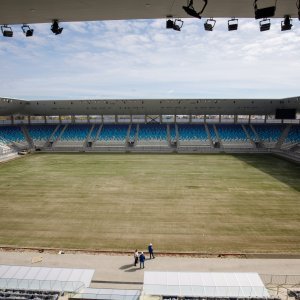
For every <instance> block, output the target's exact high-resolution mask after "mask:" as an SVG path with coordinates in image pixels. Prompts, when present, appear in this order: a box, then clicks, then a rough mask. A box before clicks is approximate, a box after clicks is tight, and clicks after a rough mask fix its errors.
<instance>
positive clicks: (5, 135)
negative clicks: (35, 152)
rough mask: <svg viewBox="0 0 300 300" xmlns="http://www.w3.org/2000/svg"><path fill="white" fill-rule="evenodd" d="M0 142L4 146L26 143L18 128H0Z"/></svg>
mask: <svg viewBox="0 0 300 300" xmlns="http://www.w3.org/2000/svg"><path fill="white" fill-rule="evenodd" d="M0 141H1V143H2V144H5V145H9V144H12V143H16V142H17V143H21V144H26V143H27V142H26V139H25V137H24V134H23V132H22V130H21V127H20V126H0Z"/></svg>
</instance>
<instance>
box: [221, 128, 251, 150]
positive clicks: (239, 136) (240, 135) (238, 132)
mask: <svg viewBox="0 0 300 300" xmlns="http://www.w3.org/2000/svg"><path fill="white" fill-rule="evenodd" d="M216 127H217V130H218V133H219V137H220V139H221V142H222V145H223V146H224V147H232V146H234V147H241V148H245V147H246V148H252V144H251V142H250V141H249V140H248V138H247V135H246V133H245V131H244V129H243V127H242V126H241V125H240V124H228V125H223V124H217V125H216Z"/></svg>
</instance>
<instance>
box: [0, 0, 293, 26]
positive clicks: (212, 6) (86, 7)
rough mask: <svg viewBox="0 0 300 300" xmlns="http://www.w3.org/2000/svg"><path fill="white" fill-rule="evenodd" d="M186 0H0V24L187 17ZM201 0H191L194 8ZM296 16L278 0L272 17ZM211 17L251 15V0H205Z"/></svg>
mask: <svg viewBox="0 0 300 300" xmlns="http://www.w3.org/2000/svg"><path fill="white" fill-rule="evenodd" d="M274 3H275V0H258V8H263V7H267V6H272V5H274ZM186 4H187V0H51V1H49V0H26V1H20V0H7V1H1V2H0V24H23V23H25V24H34V23H50V22H51V21H52V20H53V19H58V20H60V21H62V22H74V21H100V20H127V19H159V18H165V17H166V16H167V15H173V16H174V17H181V18H184V17H188V16H187V14H186V13H185V12H184V11H183V9H182V5H186ZM203 4H204V2H203V0H194V8H195V10H196V11H200V10H201V9H202V6H203ZM284 15H291V16H292V17H298V9H297V7H296V0H278V1H277V9H276V15H275V17H278V18H282V17H283V16H284ZM202 16H203V17H205V18H207V17H213V18H221V17H222V18H231V17H237V18H254V9H253V0H208V5H207V7H206V9H205V11H204V13H203V15H202Z"/></svg>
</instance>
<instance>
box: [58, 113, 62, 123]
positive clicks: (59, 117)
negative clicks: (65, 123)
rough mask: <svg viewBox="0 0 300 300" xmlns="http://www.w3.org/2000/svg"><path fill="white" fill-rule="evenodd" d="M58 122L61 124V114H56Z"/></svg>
mask: <svg viewBox="0 0 300 300" xmlns="http://www.w3.org/2000/svg"><path fill="white" fill-rule="evenodd" d="M58 119H59V123H60V124H61V115H59V116H58Z"/></svg>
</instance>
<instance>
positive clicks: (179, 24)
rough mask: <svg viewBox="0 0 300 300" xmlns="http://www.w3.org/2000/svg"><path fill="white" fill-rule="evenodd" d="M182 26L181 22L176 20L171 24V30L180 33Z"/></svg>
mask: <svg viewBox="0 0 300 300" xmlns="http://www.w3.org/2000/svg"><path fill="white" fill-rule="evenodd" d="M182 26H183V21H182V20H180V19H176V20H175V21H174V24H173V29H174V30H176V31H180V30H181V28H182Z"/></svg>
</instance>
